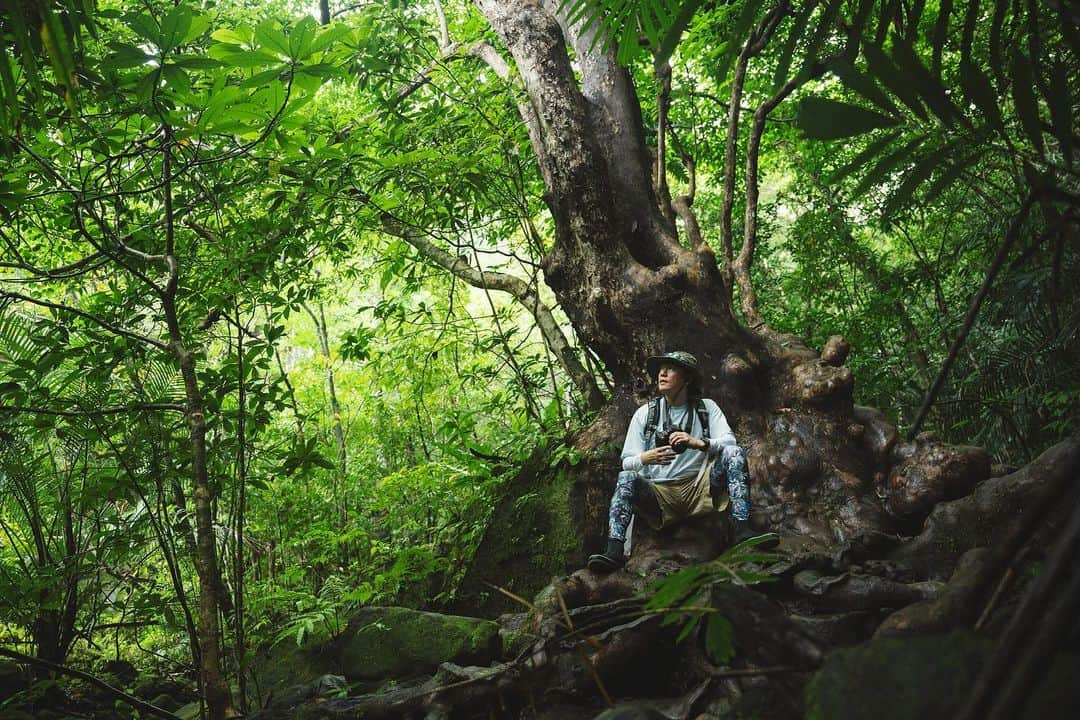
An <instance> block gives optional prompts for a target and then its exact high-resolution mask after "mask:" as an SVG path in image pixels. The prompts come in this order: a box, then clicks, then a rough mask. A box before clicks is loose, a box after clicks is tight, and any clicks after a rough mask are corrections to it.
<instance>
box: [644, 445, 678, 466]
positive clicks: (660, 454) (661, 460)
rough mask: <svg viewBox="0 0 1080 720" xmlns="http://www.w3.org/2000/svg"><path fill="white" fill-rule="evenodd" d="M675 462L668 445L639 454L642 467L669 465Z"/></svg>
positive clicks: (672, 452) (672, 451)
mask: <svg viewBox="0 0 1080 720" xmlns="http://www.w3.org/2000/svg"><path fill="white" fill-rule="evenodd" d="M674 460H675V451H674V450H672V449H671V446H670V445H661V446H660V447H658V448H653V449H652V450H646V451H645V452H643V453H641V464H642V465H670V464H671V463H672V462H673V461H674Z"/></svg>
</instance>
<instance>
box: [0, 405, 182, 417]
mask: <svg viewBox="0 0 1080 720" xmlns="http://www.w3.org/2000/svg"><path fill="white" fill-rule="evenodd" d="M140 410H151V411H156V410H172V411H175V412H184V411H185V410H186V408H185V407H184V406H183V405H180V404H178V403H133V404H131V405H125V406H123V407H114V408H98V409H94V410H55V409H53V408H46V407H30V406H25V405H0V412H6V413H29V414H33V415H56V416H58V417H89V416H97V415H122V414H123V413H129V412H138V411H140Z"/></svg>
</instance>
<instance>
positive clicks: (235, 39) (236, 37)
mask: <svg viewBox="0 0 1080 720" xmlns="http://www.w3.org/2000/svg"><path fill="white" fill-rule="evenodd" d="M210 37H211V38H213V39H214V40H217V41H218V42H221V43H226V44H228V45H246V44H248V43H249V42H251V36H250V35H247V36H245V35H241V34H240V33H239V32H237V31H236V30H230V29H228V28H221V29H219V30H215V31H214V32H212V33H210Z"/></svg>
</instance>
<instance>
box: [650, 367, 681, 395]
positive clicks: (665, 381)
mask: <svg viewBox="0 0 1080 720" xmlns="http://www.w3.org/2000/svg"><path fill="white" fill-rule="evenodd" d="M686 380H687V372H686V370H685V369H684V368H683V367H682V366H681V365H676V364H675V363H664V364H662V365H661V366H660V372H658V373H657V374H656V386H657V387H658V388H659V389H660V392H666V391H668V390H679V389H680V388H682V386H683V385H685V384H686Z"/></svg>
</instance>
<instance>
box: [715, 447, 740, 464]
mask: <svg viewBox="0 0 1080 720" xmlns="http://www.w3.org/2000/svg"><path fill="white" fill-rule="evenodd" d="M720 460H721V462H723V464H724V465H730V464H731V463H740V464H745V463H746V451H745V450H743V449H742V448H741V447H739V446H738V445H725V446H724V449H723V450H722V451H721V453H720Z"/></svg>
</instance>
